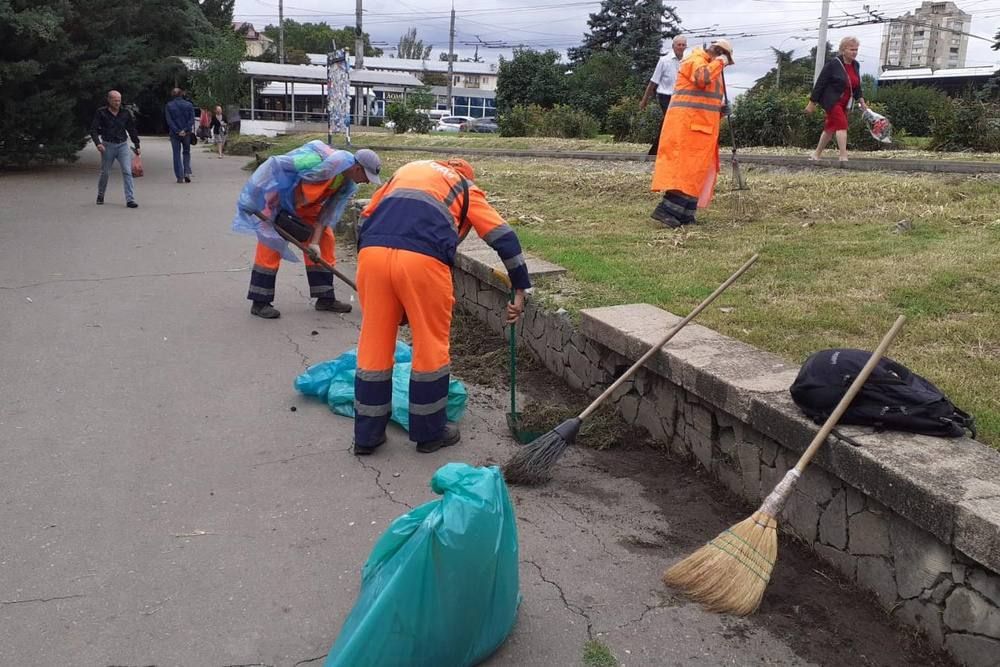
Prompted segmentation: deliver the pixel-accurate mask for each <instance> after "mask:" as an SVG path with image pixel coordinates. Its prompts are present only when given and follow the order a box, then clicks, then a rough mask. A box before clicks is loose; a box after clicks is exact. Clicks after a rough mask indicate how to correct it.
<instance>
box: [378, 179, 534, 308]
mask: <svg viewBox="0 0 1000 667" xmlns="http://www.w3.org/2000/svg"><path fill="white" fill-rule="evenodd" d="M463 181H464V182H465V183H466V185H467V187H468V194H467V195H466V193H465V188H463V187H462V183H463ZM466 201H468V213H467V214H466V217H465V220H462V219H461V218H462V208H463V205H464V204H465V202H466ZM470 228H471V229H474V230H476V233H477V234H478V235H479V236H480V237H482V239H483V240H484V241H486V243H487V244H488V245H489V246H490V247H491V248H493V250H494V251H495V252H496V253H497V254H498V255H499V256H500V259H501V260H503V263H504V266H506V267H507V274H508V275H509V276H510V281H511V284H513V286H514V287H515V288H517V289H527V288H529V287H531V280H530V279H529V277H528V268H527V266H526V265H525V263H524V255H523V254H522V253H521V243H520V242H519V241H518V239H517V234H515V233H514V230H513V229H511V227H510V226H509V225H508V224H507V223H506V222H504V219H503V218H502V217H500V214H499V213H497V211H496V209H495V208H493V207H492V206H490V204H489V202H488V201H486V193H484V192H483V191H482V190H480V189H479V187H477V186H476V184H475V183H473V182H472V181H469V180H467V179H464V177H463V176H462V175H460V174H459V173H458V172H457V171H456V170H455V169H453V168H451V167H450V166H448V164H447V163H446V162H439V161H435V160H418V161H416V162H410V163H408V164H404V165H403V166H402V167H400V168H399V169H397V170H396V173H394V174H393V175H392V178H390V179H389V181H388V182H387V183H386V184H385V185H383V186H382V187H381V188H379V189H378V190H377V191H376V192H375V194H374V195H372V198H371V201H370V202H369V204H368V206H366V207H365V210H363V211H362V212H361V224H360V225H359V226H358V250H361V249H362V248H366V247H370V246H381V247H385V248H400V249H403V250H411V251H413V252H418V253H421V254H423V255H427V256H429V257H433V258H435V259H437V260H439V261H441V262H443V263H444V264H447V265H448V266H451V265H452V264H453V263H454V260H455V249H456V248H457V246H458V244H459V243H460V242H461V240H462V239H463V238H465V235H466V234H467V233H468V232H469V229H470Z"/></svg>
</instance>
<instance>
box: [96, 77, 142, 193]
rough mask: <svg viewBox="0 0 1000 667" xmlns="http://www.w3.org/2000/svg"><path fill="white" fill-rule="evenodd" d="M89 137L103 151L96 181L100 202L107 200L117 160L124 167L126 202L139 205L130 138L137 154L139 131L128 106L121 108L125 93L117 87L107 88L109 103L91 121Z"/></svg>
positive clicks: (100, 151)
mask: <svg viewBox="0 0 1000 667" xmlns="http://www.w3.org/2000/svg"><path fill="white" fill-rule="evenodd" d="M90 138H91V139H92V140H93V142H94V145H95V146H97V151H98V152H99V153H100V154H101V177H100V179H98V181H97V203H98V204H103V203H104V191H105V189H107V187H108V177H110V175H111V165H113V164H114V162H115V160H118V166H119V167H121V170H122V184H123V185H124V186H125V205H126V206H128V207H129V208H139V205H138V204H137V203H136V202H135V186H134V184H133V182H132V153H131V150H130V149H129V147H128V140H129V139H132V144H133V145H134V146H135V149H134V150H135V154H136V155H138V154H139V135H138V134H137V133H136V131H135V118H133V117H132V114H131V113H130V112H129V110H128V109H123V108H122V94H121V93H119V92H118V91H117V90H109V91H108V106H106V107H101V108H100V109H98V110H97V113H95V114H94V120H93V121H92V122H91V123H90Z"/></svg>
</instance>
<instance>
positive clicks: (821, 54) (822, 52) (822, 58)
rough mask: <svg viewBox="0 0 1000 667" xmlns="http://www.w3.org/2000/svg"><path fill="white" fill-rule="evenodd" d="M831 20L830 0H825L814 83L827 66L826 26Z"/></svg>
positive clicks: (817, 45) (821, 17)
mask: <svg viewBox="0 0 1000 667" xmlns="http://www.w3.org/2000/svg"><path fill="white" fill-rule="evenodd" d="M829 18H830V0H823V14H822V16H820V19H819V41H817V42H816V68H815V70H813V83H816V79H818V78H819V73H820V72H822V71H823V65H825V64H826V24H827V23H828V22H829V21H828V19H829Z"/></svg>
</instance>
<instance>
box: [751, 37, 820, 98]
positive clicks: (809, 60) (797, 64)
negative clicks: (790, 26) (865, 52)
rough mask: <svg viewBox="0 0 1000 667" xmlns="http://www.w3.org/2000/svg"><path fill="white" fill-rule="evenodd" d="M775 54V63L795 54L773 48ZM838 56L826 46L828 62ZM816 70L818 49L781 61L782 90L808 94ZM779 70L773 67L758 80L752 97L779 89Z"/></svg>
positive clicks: (753, 88) (752, 91)
mask: <svg viewBox="0 0 1000 667" xmlns="http://www.w3.org/2000/svg"><path fill="white" fill-rule="evenodd" d="M771 50H772V52H774V54H775V61H776V63H777V60H778V58H781V57H782V56H783V55H784V54H786V53H788V54H793V52H792V51H779V50H778V49H775V48H774V47H771ZM836 54H837V52H836V51H834V50H833V47H831V45H830V44H829V42H828V43H827V45H826V60H827V62H829V61H830V59H831V58H833V57H834V56H835V55H836ZM815 68H816V47H815V46H814V47H813V48H811V49H810V50H809V55H807V56H803V57H801V58H794V59H789V60H781V90H782V91H790V92H808V91H810V90H812V85H813V74H814V73H815ZM777 84H778V68H777V66H775V67H772V68H771V70H770V71H769V72H767V74H765V75H764V76H762V77H760V78H759V79H757V81H755V82H754V85H753V87H752V88H751V89H750V91H749V94H750V95H758V94H764V93H771V92H774V90H775V89H776V88H777V87H778V86H777Z"/></svg>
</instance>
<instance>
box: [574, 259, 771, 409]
mask: <svg viewBox="0 0 1000 667" xmlns="http://www.w3.org/2000/svg"><path fill="white" fill-rule="evenodd" d="M759 257H760V255H757V254H755V255H754V256H753V257H751V258H750V259H748V260H747V261H746V263H745V264H744V265H743V266H741V267H740V268H738V269H736V273H734V274H733V275H731V276H729V279H728V280H726V282H724V283H722V284H721V285H719V286H718V287H717V288H716V290H715V291H714V292H712V293H711V294H709V295H708V298H706V299H705V300H704V301H702V302H701V303H699V304H698V305H697V306H695V309H694V310H692V311H691V312H690V313H688V316H687V317H685V318H684V319H683V320H681V321H680V322H678V323H677V324H675V325H674V327H673V328H672V329H671V330H670V332H669V333H668V334H667V335H666V336H664V337H663V340H661V341H660V342H659V343H657V344H656V345H654V346H653V347H651V348H649V350H648V351H647V352H646V354H644V355H642V356H641V357H640V358H639V361H637V362H635V363H634V364H632V366H631V367H630V368H629V369H628V370H627V371H625V372H624V373H623V374H622V375H621V377H619V378H618V379H617V380H615V381H614V382H613V383H612V384H611V386H610V387H608V388H607V389H605V390H604V393H602V394H601V395H600V396H598V397H597V398H596V399H594V402H593V403H591V404H590V405H588V406H587V409H586V410H584V411H583V412H581V413H580V417H579V418H580V419H581V420H583V419H586V418H587V417H589V416H590V413H592V412H593V411H594V410H596V409H597V408H598V406H600V405H601V403H603V402H604V401H605V399H607V397H608V396H610V395H611V393H612V392H613V391H614V390H615V389H617V388H618V387H620V386H621V385H622V383H623V382H625V381H626V380H628V379H629V378H630V377H632V375H633V374H635V372H636V371H637V370H639V367H640V366H642V365H643V364H644V363H646V362H647V361H649V358H650V357H652V356H653V355H654V354H656V351H657V350H659V349H660V348H661V347H663V346H664V345H666V344H667V342H669V341H670V339H671V338H673V337H674V336H676V335H677V333H678V332H679V331H680V330H681V329H683V328H684V325H686V324H687V323H688V322H690V321H691V320H693V319H694V318H695V317H697V316H698V313H700V312H701V311H703V310H705V308H707V307H708V306H709V304H711V303H712V302H713V301H715V299H716V297H718V296H719V295H720V294H722V293H723V292H725V291H726V288H727V287H729V286H730V285H732V284H733V283H734V282H736V280H737V279H738V278H739V277H740V276H742V275H743V274H744V273H746V271H747V269H749V268H750V267H751V266H753V263H754V262H756V261H757V259H758V258H759Z"/></svg>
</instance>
